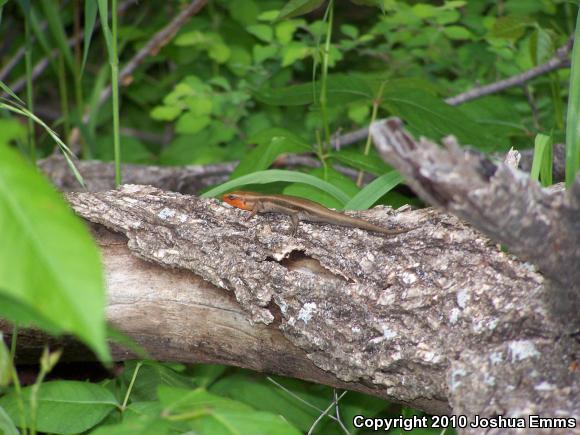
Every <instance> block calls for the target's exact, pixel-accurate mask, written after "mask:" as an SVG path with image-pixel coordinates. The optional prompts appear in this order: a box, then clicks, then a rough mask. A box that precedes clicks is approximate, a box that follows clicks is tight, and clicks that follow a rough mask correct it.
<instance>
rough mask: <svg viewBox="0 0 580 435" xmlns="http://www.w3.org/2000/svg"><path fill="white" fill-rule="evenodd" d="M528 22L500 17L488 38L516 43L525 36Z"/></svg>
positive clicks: (518, 18)
mask: <svg viewBox="0 0 580 435" xmlns="http://www.w3.org/2000/svg"><path fill="white" fill-rule="evenodd" d="M527 26H528V21H527V20H524V19H522V18H521V17H517V18H516V17H509V16H506V17H499V18H498V19H496V20H495V23H494V25H493V28H492V29H491V32H490V33H489V35H488V37H491V38H498V39H508V40H511V41H515V40H517V39H519V38H521V37H522V36H523V35H524V32H525V30H526V27H527Z"/></svg>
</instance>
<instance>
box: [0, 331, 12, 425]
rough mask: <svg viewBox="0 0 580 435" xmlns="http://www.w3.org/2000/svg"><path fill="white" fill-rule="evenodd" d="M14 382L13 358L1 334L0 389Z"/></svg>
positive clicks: (0, 333)
mask: <svg viewBox="0 0 580 435" xmlns="http://www.w3.org/2000/svg"><path fill="white" fill-rule="evenodd" d="M11 381H12V357H11V356H10V351H9V350H8V348H7V347H6V343H4V337H3V335H2V332H0V389H3V388H4V387H6V386H7V385H8V384H10V382H11ZM0 409H1V408H0ZM1 421H2V416H0V429H2V423H1Z"/></svg>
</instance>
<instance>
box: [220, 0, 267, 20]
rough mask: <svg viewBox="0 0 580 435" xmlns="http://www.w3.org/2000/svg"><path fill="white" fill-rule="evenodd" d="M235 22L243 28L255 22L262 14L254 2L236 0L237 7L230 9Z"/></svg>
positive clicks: (252, 0) (251, 0) (250, 0)
mask: <svg viewBox="0 0 580 435" xmlns="http://www.w3.org/2000/svg"><path fill="white" fill-rule="evenodd" d="M228 10H229V12H230V15H231V16H232V18H233V19H234V20H236V21H237V22H238V23H240V24H241V25H243V26H248V25H250V24H252V23H254V22H256V19H257V17H258V14H259V13H260V8H259V7H258V4H257V3H256V2H255V1H254V0H236V3H235V6H234V5H232V6H231V7H229V8H228Z"/></svg>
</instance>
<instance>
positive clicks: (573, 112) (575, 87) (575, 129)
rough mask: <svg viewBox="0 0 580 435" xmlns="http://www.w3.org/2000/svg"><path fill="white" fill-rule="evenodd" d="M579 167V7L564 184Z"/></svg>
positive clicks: (569, 105) (571, 80)
mask: <svg viewBox="0 0 580 435" xmlns="http://www.w3.org/2000/svg"><path fill="white" fill-rule="evenodd" d="M579 169H580V8H579V9H578V13H577V18H576V30H575V31H574V48H573V49H572V66H571V69H570V92H569V94H568V115H567V118H566V185H567V186H568V187H570V186H571V185H572V182H573V181H574V178H575V177H576V174H577V173H578V170H579Z"/></svg>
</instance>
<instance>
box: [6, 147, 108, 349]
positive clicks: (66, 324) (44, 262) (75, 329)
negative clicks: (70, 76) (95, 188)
mask: <svg viewBox="0 0 580 435" xmlns="http://www.w3.org/2000/svg"><path fill="white" fill-rule="evenodd" d="M0 228H2V237H3V239H2V243H1V244H0V293H2V294H4V295H7V296H8V297H10V298H12V299H14V300H15V301H17V302H18V303H21V304H23V305H26V306H28V307H30V309H31V310H34V311H35V312H37V313H38V314H39V315H40V316H42V317H43V318H46V319H47V320H48V321H50V322H51V323H53V324H54V325H55V326H56V327H57V328H59V330H60V331H63V332H68V333H72V334H74V335H76V336H77V337H79V338H81V339H82V340H83V341H84V342H85V343H86V344H88V345H89V346H90V347H91V348H92V349H93V350H94V351H95V352H96V353H97V355H98V356H99V358H100V359H102V360H107V359H108V355H109V353H108V349H107V345H106V343H105V320H104V306H105V289H104V283H103V274H102V270H101V265H100V259H99V255H98V252H97V249H96V247H95V245H94V242H93V241H92V239H91V237H90V235H89V233H88V231H87V230H86V228H85V227H84V225H83V224H82V223H81V221H80V220H79V219H78V218H77V217H76V216H74V214H73V213H72V211H71V210H70V208H69V207H68V206H67V204H66V203H65V202H64V201H63V199H62V197H61V196H60V195H59V194H58V193H57V192H56V191H55V190H54V189H53V188H52V186H50V184H49V183H48V182H47V181H46V180H44V179H43V178H42V176H41V175H40V174H39V173H38V172H37V171H36V170H35V169H34V168H32V167H30V166H29V165H28V164H26V163H25V162H24V160H23V159H22V157H20V155H18V154H17V153H16V152H15V151H13V150H11V149H9V148H8V147H6V146H4V145H0ZM4 310H5V307H4V306H2V305H0V312H1V314H2V316H4V317H7V318H11V312H10V311H4Z"/></svg>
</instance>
